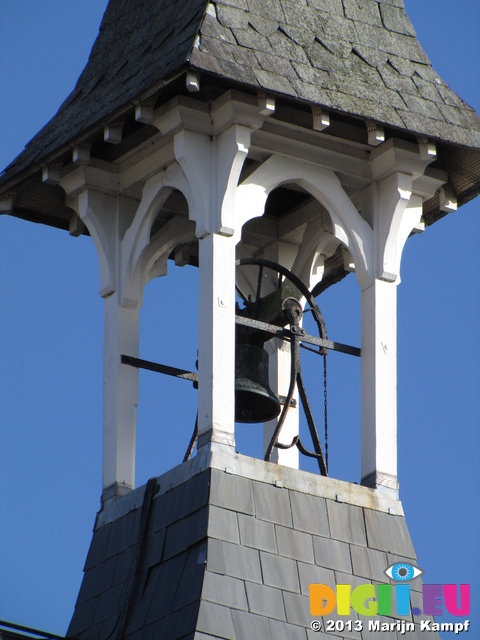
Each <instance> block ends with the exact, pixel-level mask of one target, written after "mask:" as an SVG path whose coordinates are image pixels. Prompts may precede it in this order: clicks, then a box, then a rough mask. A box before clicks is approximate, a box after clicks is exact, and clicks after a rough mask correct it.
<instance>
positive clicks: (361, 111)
mask: <svg viewBox="0 0 480 640" xmlns="http://www.w3.org/2000/svg"><path fill="white" fill-rule="evenodd" d="M207 5H208V6H207ZM352 55H353V56H357V60H356V62H355V63H354V62H352ZM358 56H360V57H361V58H362V59H363V60H362V62H360V59H359V58H358ZM273 60H276V61H277V65H276V67H275V65H273V64H272V61H273ZM387 64H389V65H391V67H390V69H387V67H386V65H387ZM187 65H191V66H193V67H195V68H197V69H198V70H200V71H205V72H208V73H210V74H214V75H217V76H219V77H221V78H224V79H227V80H230V81H233V82H236V83H242V84H244V85H246V86H249V87H251V88H253V89H255V88H257V89H265V90H268V91H272V92H275V93H277V94H279V95H284V96H288V97H290V98H296V99H300V100H302V101H307V102H311V103H315V104H318V105H320V106H323V107H328V108H332V109H336V110H339V111H344V112H346V113H348V114H351V115H354V116H359V117H362V118H369V119H371V120H377V121H378V122H380V123H383V124H385V125H388V126H391V127H395V128H399V129H408V130H411V131H412V132H413V133H417V134H421V135H424V136H430V137H434V138H437V139H443V140H445V141H448V142H452V143H456V144H460V145H465V146H469V147H477V148H478V147H480V121H479V119H478V118H477V117H476V116H472V115H471V114H470V111H471V109H470V107H469V106H468V105H466V104H465V103H464V102H463V101H462V100H461V99H460V98H458V97H456V96H454V94H453V92H451V91H450V90H449V89H448V87H446V85H445V84H444V83H443V82H442V81H441V80H440V79H439V78H438V76H437V74H436V73H435V72H434V71H433V70H432V68H431V64H430V61H429V59H428V57H427V56H426V54H425V52H424V51H423V49H422V48H421V46H420V45H419V43H418V41H417V39H416V37H415V30H414V29H413V27H412V25H411V23H410V21H409V19H408V17H407V15H406V13H405V9H404V6H403V2H402V0H309V1H308V2H306V0H304V1H301V2H300V1H299V0H296V1H295V2H292V1H291V0H249V1H248V2H247V0H217V1H216V2H214V3H207V1H206V0H189V2H184V1H183V0H169V1H168V2H167V1H166V0H156V2H150V1H147V0H126V1H125V0H110V2H109V4H108V7H107V10H106V12H105V16H104V19H103V22H102V24H101V27H100V32H99V35H98V38H97V40H96V42H95V44H94V46H93V49H92V52H91V54H90V58H89V61H88V64H87V66H86V68H85V70H84V71H83V73H82V74H81V76H80V78H79V80H78V82H77V85H76V87H75V89H74V90H73V92H72V94H71V95H70V96H69V97H68V98H67V99H66V101H65V102H64V104H63V105H62V106H61V107H60V109H59V111H58V113H57V115H56V116H55V117H54V118H53V119H52V121H51V122H50V123H48V124H47V125H46V126H45V127H44V129H42V131H40V133H39V134H38V135H37V136H36V137H35V138H34V139H33V140H32V142H31V143H30V144H29V145H28V146H27V148H26V150H25V152H24V153H23V154H22V155H21V156H19V158H18V159H17V160H16V161H15V162H14V163H13V164H12V165H11V167H10V169H9V171H7V174H6V176H5V177H4V179H3V181H4V182H6V181H7V179H8V178H10V177H12V176H13V175H15V174H16V173H18V172H21V171H23V170H25V169H27V168H28V167H30V166H32V165H34V164H36V163H38V162H39V161H40V160H42V159H43V158H48V157H51V156H52V155H53V154H54V153H55V152H57V151H59V150H60V149H62V148H65V145H68V144H69V143H71V142H72V141H74V140H78V139H79V138H80V137H81V136H84V135H85V134H86V133H88V132H89V131H93V130H94V128H95V127H96V126H98V125H100V124H101V123H102V122H103V121H105V120H106V119H108V118H109V117H112V116H118V115H119V114H121V113H122V112H123V111H125V110H126V109H129V108H131V107H132V103H133V101H134V100H137V99H140V98H142V96H146V95H147V94H148V93H149V92H152V91H154V90H155V89H158V88H159V87H160V86H161V85H162V83H164V82H168V81H169V79H170V78H171V77H172V75H174V74H175V73H178V72H180V71H182V70H183V69H185V68H186V66H187ZM300 65H302V66H300ZM419 66H421V67H422V68H423V69H422V70H421V71H420V70H419ZM292 67H293V69H292ZM393 69H396V70H397V72H398V74H400V75H402V76H404V78H403V80H401V79H400V77H396V76H395V75H394V74H393ZM294 70H296V71H297V73H298V76H299V79H297V78H296V77H295V75H292V74H294ZM316 70H321V71H322V72H323V73H321V74H320V76H319V75H318V73H316ZM417 75H420V76H421V77H422V78H423V80H425V81H426V82H427V83H428V82H430V83H433V84H430V85H427V84H425V83H423V84H422V83H418V84H416V83H415V79H416V77H417ZM434 83H437V85H438V86H435V84H434ZM339 85H342V86H343V87H344V89H343V91H339ZM362 85H364V86H362ZM440 87H441V89H440ZM340 93H342V97H341V98H339V94H340ZM368 95H371V96H374V97H373V98H372V99H371V100H366V97H367V96H368ZM412 95H414V96H416V98H417V100H411V96H412ZM405 105H406V106H405ZM446 105H448V106H449V107H451V108H450V109H445V108H444V107H445V106H446ZM405 110H407V112H408V113H412V114H414V117H408V115H407V116H406V115H405ZM467 112H468V116H466V113H467ZM0 184H1V183H0Z"/></svg>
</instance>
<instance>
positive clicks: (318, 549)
mask: <svg viewBox="0 0 480 640" xmlns="http://www.w3.org/2000/svg"><path fill="white" fill-rule="evenodd" d="M313 550H314V553H315V563H316V564H317V565H320V566H322V567H327V568H328V569H334V570H336V571H344V572H345V573H349V572H351V571H352V562H351V559H350V548H349V546H348V544H346V543H345V542H340V541H339V540H331V539H330V538H321V537H319V536H314V537H313Z"/></svg>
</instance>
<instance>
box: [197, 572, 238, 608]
mask: <svg viewBox="0 0 480 640" xmlns="http://www.w3.org/2000/svg"><path fill="white" fill-rule="evenodd" d="M202 598H203V599H204V600H208V601H209V602H214V603H215V604H220V605H224V606H226V607H230V608H231V609H243V610H244V611H247V610H248V605H247V596H246V592H245V583H244V582H243V580H238V579H236V578H231V577H230V576H223V575H220V574H218V573H211V572H210V571H207V572H206V573H205V577H204V581H203V590H202Z"/></svg>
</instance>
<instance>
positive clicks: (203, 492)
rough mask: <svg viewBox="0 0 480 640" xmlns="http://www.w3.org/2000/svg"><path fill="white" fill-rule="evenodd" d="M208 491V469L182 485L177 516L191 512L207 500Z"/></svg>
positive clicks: (180, 516)
mask: <svg viewBox="0 0 480 640" xmlns="http://www.w3.org/2000/svg"><path fill="white" fill-rule="evenodd" d="M209 492H210V471H209V470H207V471H203V472H202V473H200V474H199V475H197V476H195V477H194V478H191V479H190V480H189V481H188V482H186V483H185V484H184V485H183V493H182V498H181V502H180V511H179V513H178V517H179V518H183V517H184V516H187V515H189V514H190V513H193V512H194V511H197V510H198V509H200V507H203V506H204V505H206V504H207V502H208V496H209Z"/></svg>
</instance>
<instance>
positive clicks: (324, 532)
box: [290, 491, 330, 537]
mask: <svg viewBox="0 0 480 640" xmlns="http://www.w3.org/2000/svg"><path fill="white" fill-rule="evenodd" d="M290 502H291V505H292V516H293V527H294V528H295V529H298V530H299V531H305V532H307V533H314V534H315V535H317V536H327V537H328V536H329V535H330V530H329V527H328V518H327V507H326V503H325V498H319V497H317V496H310V495H307V494H304V493H300V492H299V491H290Z"/></svg>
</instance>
